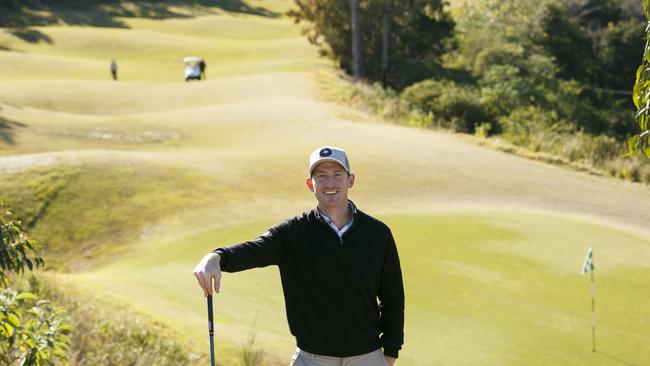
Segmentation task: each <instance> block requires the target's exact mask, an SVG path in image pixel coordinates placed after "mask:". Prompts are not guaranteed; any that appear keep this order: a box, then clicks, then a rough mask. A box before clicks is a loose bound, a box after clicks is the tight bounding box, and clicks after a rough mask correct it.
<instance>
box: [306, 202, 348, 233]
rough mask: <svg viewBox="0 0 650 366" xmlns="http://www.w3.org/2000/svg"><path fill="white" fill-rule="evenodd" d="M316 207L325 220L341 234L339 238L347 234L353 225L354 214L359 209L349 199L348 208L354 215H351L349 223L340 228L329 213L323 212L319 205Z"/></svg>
mask: <svg viewBox="0 0 650 366" xmlns="http://www.w3.org/2000/svg"><path fill="white" fill-rule="evenodd" d="M316 208H317V209H318V213H320V215H321V217H322V218H323V220H324V221H325V222H326V223H327V224H328V225H329V226H330V227H331V228H332V229H334V232H335V233H336V234H337V235H338V236H339V238H342V237H343V234H345V232H346V231H348V230H349V229H350V228H351V227H352V224H353V223H354V214H355V213H356V211H357V208H356V207H355V206H354V204H353V203H352V202H350V201H348V208H349V209H350V212H352V215H350V221H348V223H347V224H345V225H343V227H342V228H340V229H339V228H338V226H336V224H335V223H334V221H332V219H330V218H329V216H327V214H326V213H325V212H323V210H321V209H320V208H319V207H316Z"/></svg>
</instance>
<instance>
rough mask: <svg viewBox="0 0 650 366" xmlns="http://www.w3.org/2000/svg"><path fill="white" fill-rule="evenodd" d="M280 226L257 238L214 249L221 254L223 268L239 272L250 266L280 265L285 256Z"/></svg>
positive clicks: (226, 270) (223, 269)
mask: <svg viewBox="0 0 650 366" xmlns="http://www.w3.org/2000/svg"><path fill="white" fill-rule="evenodd" d="M281 238H282V234H281V232H280V230H279V228H278V227H273V228H271V229H269V230H268V231H266V232H265V233H264V234H262V235H260V236H258V237H257V238H256V239H255V240H250V241H246V242H243V243H240V244H236V245H233V246H230V247H221V248H217V249H215V250H213V252H215V253H218V254H219V256H221V262H220V264H221V270H222V271H224V272H239V271H244V270H247V269H250V268H258V267H266V266H270V265H274V264H275V265H279V264H280V262H281V261H282V260H283V258H284V251H285V246H284V241H283V240H282V239H281Z"/></svg>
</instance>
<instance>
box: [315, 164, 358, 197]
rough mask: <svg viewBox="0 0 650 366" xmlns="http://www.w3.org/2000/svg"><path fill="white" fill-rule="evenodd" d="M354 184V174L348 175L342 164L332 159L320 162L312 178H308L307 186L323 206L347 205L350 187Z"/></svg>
mask: <svg viewBox="0 0 650 366" xmlns="http://www.w3.org/2000/svg"><path fill="white" fill-rule="evenodd" d="M353 185H354V174H349V175H348V173H347V172H346V171H345V169H344V168H343V167H342V166H341V165H339V164H337V163H335V162H332V161H326V162H324V163H320V164H318V165H317V166H316V168H315V169H314V172H313V173H312V175H311V178H307V187H309V190H311V191H312V192H314V195H316V199H317V200H318V204H319V205H321V206H323V207H341V206H342V205H345V206H347V204H348V189H349V188H351V187H352V186H353Z"/></svg>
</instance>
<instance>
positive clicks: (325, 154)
mask: <svg viewBox="0 0 650 366" xmlns="http://www.w3.org/2000/svg"><path fill="white" fill-rule="evenodd" d="M319 155H320V156H321V157H323V158H325V157H328V156H330V155H332V149H330V148H329V147H325V148H323V149H321V151H320V153H319Z"/></svg>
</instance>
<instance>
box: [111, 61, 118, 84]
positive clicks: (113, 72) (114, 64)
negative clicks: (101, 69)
mask: <svg viewBox="0 0 650 366" xmlns="http://www.w3.org/2000/svg"><path fill="white" fill-rule="evenodd" d="M111 75H112V76H113V80H117V62H115V59H112V60H111Z"/></svg>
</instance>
